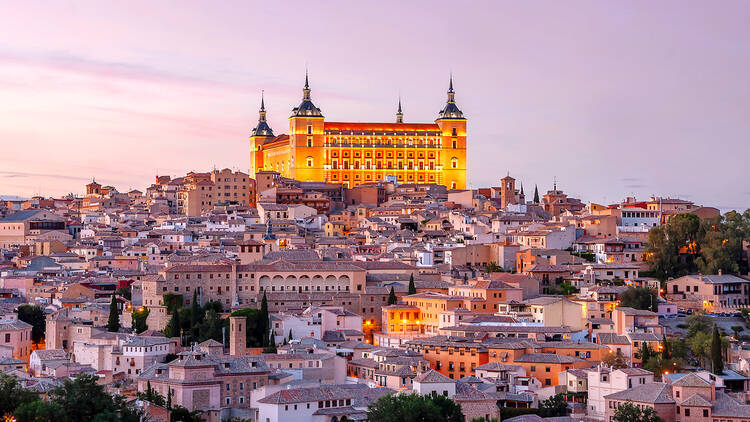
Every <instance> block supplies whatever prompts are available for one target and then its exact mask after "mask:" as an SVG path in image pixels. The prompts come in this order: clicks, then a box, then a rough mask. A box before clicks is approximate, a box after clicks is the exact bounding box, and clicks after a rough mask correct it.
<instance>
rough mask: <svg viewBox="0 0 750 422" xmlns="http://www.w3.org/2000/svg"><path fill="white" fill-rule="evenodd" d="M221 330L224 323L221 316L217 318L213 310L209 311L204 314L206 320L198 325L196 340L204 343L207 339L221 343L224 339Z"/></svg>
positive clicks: (217, 315)
mask: <svg viewBox="0 0 750 422" xmlns="http://www.w3.org/2000/svg"><path fill="white" fill-rule="evenodd" d="M223 328H224V321H222V320H221V316H219V314H217V313H216V311H215V310H213V309H210V310H209V311H208V312H207V313H206V318H205V319H204V320H203V323H202V324H201V325H200V330H199V331H200V332H199V335H198V340H199V341H206V340H208V339H213V340H216V341H218V342H219V343H221V342H222V341H223V338H224V336H223V332H222V330H223Z"/></svg>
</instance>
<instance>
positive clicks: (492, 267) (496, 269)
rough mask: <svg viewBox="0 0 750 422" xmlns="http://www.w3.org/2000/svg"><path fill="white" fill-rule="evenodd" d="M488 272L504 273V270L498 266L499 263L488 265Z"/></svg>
mask: <svg viewBox="0 0 750 422" xmlns="http://www.w3.org/2000/svg"><path fill="white" fill-rule="evenodd" d="M487 272H488V273H501V272H503V268H502V267H501V266H499V265H497V262H494V261H492V262H490V263H489V264H487Z"/></svg>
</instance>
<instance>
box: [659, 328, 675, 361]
mask: <svg viewBox="0 0 750 422" xmlns="http://www.w3.org/2000/svg"><path fill="white" fill-rule="evenodd" d="M669 349H670V348H669V342H668V341H667V335H666V334H664V333H662V335H661V358H662V359H664V360H666V359H669V358H671V357H672V354H671V352H670V350H669Z"/></svg>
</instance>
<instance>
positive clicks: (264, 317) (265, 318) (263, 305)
mask: <svg viewBox="0 0 750 422" xmlns="http://www.w3.org/2000/svg"><path fill="white" fill-rule="evenodd" d="M269 317H270V315H269V314H268V299H267V298H266V291H265V290H263V299H262V300H261V301H260V315H259V316H258V318H260V321H259V323H260V324H261V325H260V327H261V337H260V339H261V343H262V344H263V346H268V344H267V343H266V335H267V333H268V330H269V325H266V324H268V323H269V321H270V319H269Z"/></svg>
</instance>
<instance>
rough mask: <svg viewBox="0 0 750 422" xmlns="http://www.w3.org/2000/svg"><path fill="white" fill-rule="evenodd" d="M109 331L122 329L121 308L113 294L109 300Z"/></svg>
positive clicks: (114, 331)
mask: <svg viewBox="0 0 750 422" xmlns="http://www.w3.org/2000/svg"><path fill="white" fill-rule="evenodd" d="M107 331H109V332H110V333H116V332H118V331H120V308H119V307H118V306H117V299H116V298H115V295H114V294H113V295H112V300H111V301H110V302H109V319H108V320H107Z"/></svg>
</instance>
